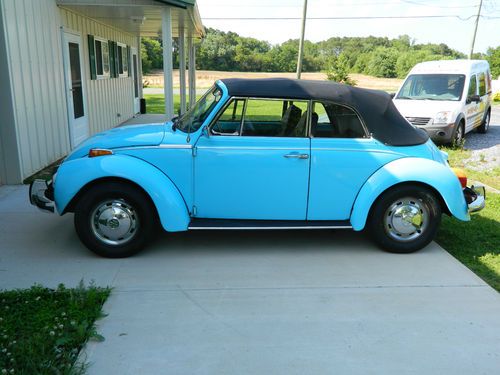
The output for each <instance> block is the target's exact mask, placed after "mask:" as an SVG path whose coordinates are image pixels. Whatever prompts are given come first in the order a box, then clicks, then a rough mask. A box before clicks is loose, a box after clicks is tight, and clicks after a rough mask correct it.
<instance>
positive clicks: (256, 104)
mask: <svg viewBox="0 0 500 375" xmlns="http://www.w3.org/2000/svg"><path fill="white" fill-rule="evenodd" d="M306 123H307V101H306V100H286V99H283V100H275V99H248V100H247V105H246V109H245V115H244V118H243V132H242V135H243V136H257V137H305V136H306Z"/></svg>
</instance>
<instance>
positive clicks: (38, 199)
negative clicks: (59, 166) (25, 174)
mask: <svg viewBox="0 0 500 375" xmlns="http://www.w3.org/2000/svg"><path fill="white" fill-rule="evenodd" d="M29 197H30V203H31V204H32V205H33V206H36V207H38V208H39V209H41V210H43V211H47V212H54V186H53V184H52V181H45V180H39V179H37V180H34V181H33V182H32V183H31V184H30V191H29Z"/></svg>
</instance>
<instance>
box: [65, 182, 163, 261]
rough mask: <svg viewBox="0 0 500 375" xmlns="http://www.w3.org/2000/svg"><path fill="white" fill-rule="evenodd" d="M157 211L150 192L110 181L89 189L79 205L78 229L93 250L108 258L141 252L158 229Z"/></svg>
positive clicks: (76, 217) (76, 210)
mask: <svg viewBox="0 0 500 375" xmlns="http://www.w3.org/2000/svg"><path fill="white" fill-rule="evenodd" d="M156 217H157V215H156V210H155V208H154V206H153V204H152V202H151V200H150V199H149V197H148V196H146V194H144V193H143V192H142V191H141V190H139V189H138V188H135V187H133V186H131V185H128V184H122V183H117V182H107V183H102V184H99V185H96V186H94V187H92V188H90V190H88V191H87V192H86V193H85V194H84V195H83V197H81V199H80V200H79V202H78V204H77V205H76V207H75V219H74V221H75V229H76V233H77V234H78V237H79V238H80V240H81V241H82V242H83V244H84V245H85V246H87V247H88V248H89V249H90V250H92V251H93V252H95V253H96V254H98V255H101V256H103V257H107V258H123V257H128V256H131V255H133V254H135V253H137V252H138V251H140V250H141V249H142V248H143V247H144V246H145V245H146V244H147V242H148V241H149V240H150V239H151V238H152V237H153V235H154V232H155V230H156V222H157V219H156Z"/></svg>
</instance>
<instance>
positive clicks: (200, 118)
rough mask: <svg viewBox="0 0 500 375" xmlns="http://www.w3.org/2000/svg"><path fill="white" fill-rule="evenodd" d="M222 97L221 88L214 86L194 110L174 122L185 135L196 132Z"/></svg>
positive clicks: (197, 103)
mask: <svg viewBox="0 0 500 375" xmlns="http://www.w3.org/2000/svg"><path fill="white" fill-rule="evenodd" d="M221 97H222V92H221V90H220V88H219V87H217V86H213V87H212V88H211V89H210V90H208V91H207V92H206V93H205V94H204V95H203V96H202V97H201V98H200V100H198V101H197V102H196V104H195V105H194V106H193V108H191V109H190V110H189V111H187V112H186V113H184V114H183V115H182V116H181V117H179V118H178V119H176V120H174V123H175V127H176V128H177V129H179V130H180V131H183V132H184V133H189V132H195V131H196V130H198V129H199V128H200V126H201V125H202V124H203V122H204V121H205V119H206V118H207V117H208V115H209V114H210V113H211V112H212V110H213V109H214V107H215V105H216V104H217V103H218V102H219V100H220V98H221Z"/></svg>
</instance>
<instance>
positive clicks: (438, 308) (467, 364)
mask: <svg viewBox="0 0 500 375" xmlns="http://www.w3.org/2000/svg"><path fill="white" fill-rule="evenodd" d="M72 219H73V218H72V215H67V216H65V217H58V216H55V215H49V214H44V213H41V212H38V211H37V210H35V209H34V208H32V207H30V206H29V205H28V202H27V188H26V187H5V186H4V187H0V288H16V287H28V286H31V285H32V284H33V283H35V282H37V283H41V284H44V285H47V286H55V285H57V284H58V283H61V282H62V283H65V284H66V285H68V286H74V285H76V284H77V283H78V282H79V281H80V280H81V279H84V280H85V281H86V282H88V281H91V280H94V281H95V282H96V284H97V285H101V286H106V285H110V286H113V287H114V288H115V289H114V292H113V294H112V295H111V297H110V299H109V300H108V302H107V303H106V305H105V311H106V312H107V313H108V314H109V315H108V316H107V317H106V318H104V319H103V320H102V321H100V322H99V330H100V332H101V333H102V334H103V335H104V336H105V337H106V340H105V341H104V342H102V343H91V344H89V345H88V346H87V348H86V357H87V360H88V361H89V362H91V364H92V365H91V367H90V369H89V371H88V372H89V374H141V375H142V374H217V375H220V374H259V375H260V374H273V375H274V374H287V375H289V374H406V373H411V374H499V373H500V297H499V294H498V293H497V292H496V291H494V290H493V289H491V288H490V287H489V286H487V285H486V284H485V283H484V282H483V281H482V280H480V279H479V278H478V277H476V276H475V275H474V274H473V273H472V272H470V271H469V270H468V269H467V268H465V267H464V266H462V265H461V264H460V263H459V262H457V261H456V260H455V259H454V258H453V257H451V256H450V255H449V254H448V253H447V252H446V251H444V250H443V249H441V248H440V247H439V246H438V245H436V244H431V245H430V246H428V247H427V248H425V249H424V250H422V251H421V252H418V253H415V254H409V255H394V254H388V253H384V252H382V251H380V250H378V249H376V248H375V247H374V246H373V245H372V244H371V243H370V242H368V241H367V240H366V239H365V238H364V237H363V236H361V235H360V234H358V233H353V232H349V231H345V232H341V231H337V232H332V231H297V232H289V231H287V232H277V231H274V232H190V233H180V234H171V235H163V236H161V237H160V239H159V240H158V241H157V242H156V243H155V244H154V245H153V246H151V247H150V248H148V249H147V250H146V251H144V252H143V253H141V254H139V255H138V256H136V257H133V258H129V259H123V260H109V259H102V258H98V257H96V256H94V255H93V254H92V253H90V252H89V251H87V250H86V249H85V248H84V247H83V246H82V245H81V244H80V243H79V242H78V240H77V238H76V235H75V233H74V230H73V227H72Z"/></svg>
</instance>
